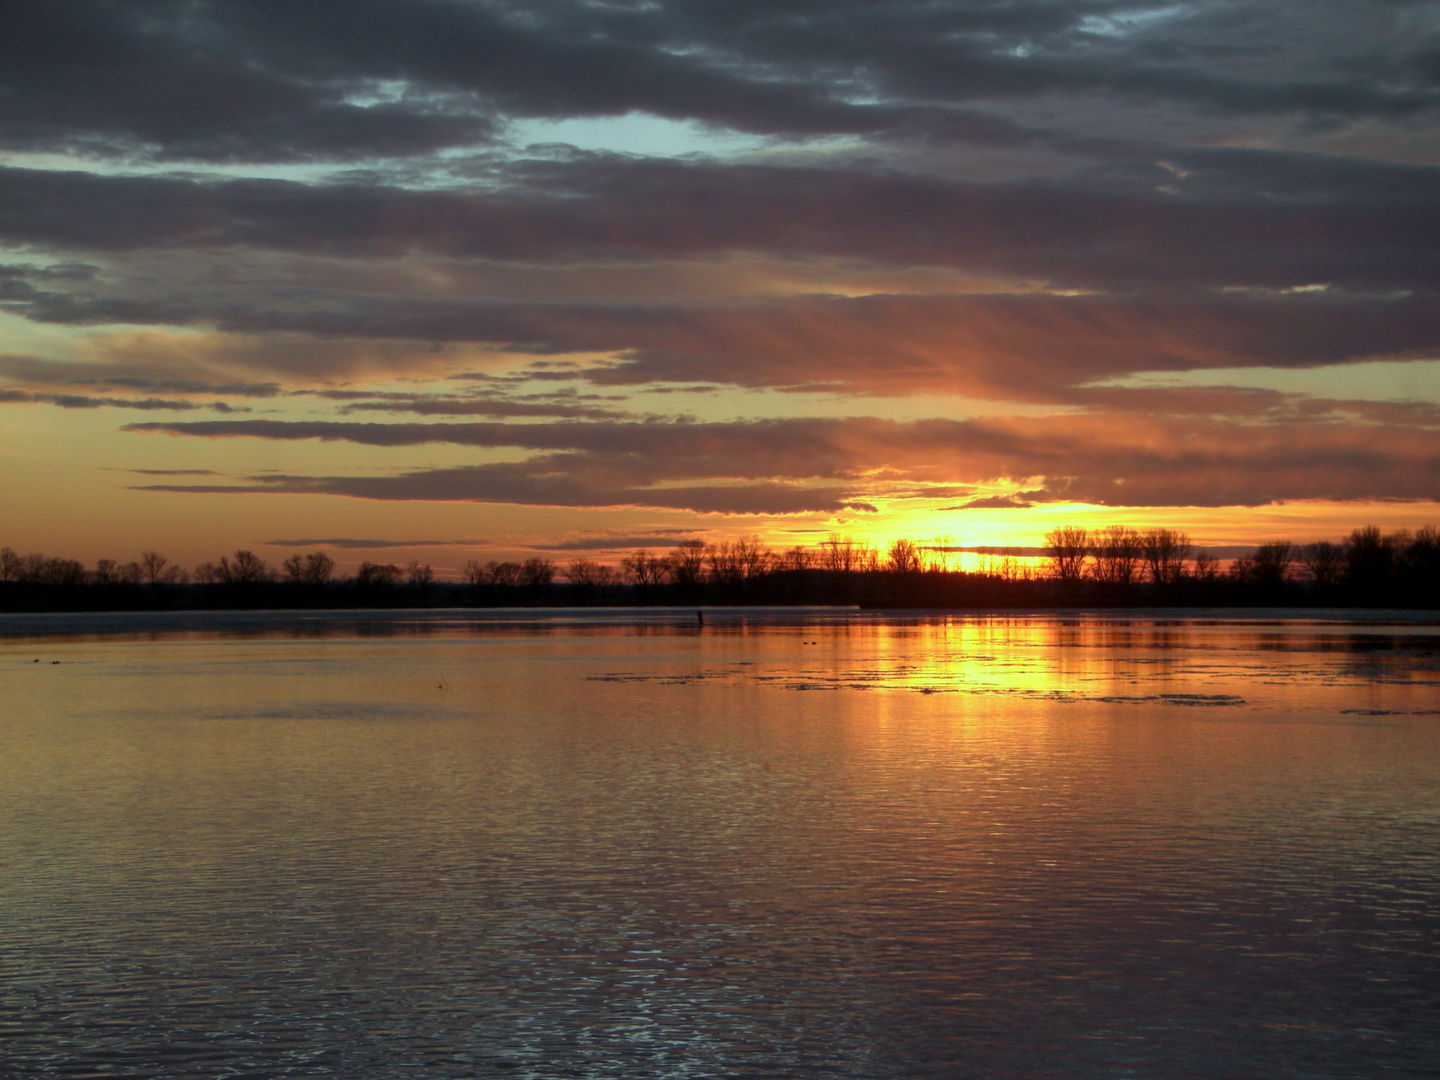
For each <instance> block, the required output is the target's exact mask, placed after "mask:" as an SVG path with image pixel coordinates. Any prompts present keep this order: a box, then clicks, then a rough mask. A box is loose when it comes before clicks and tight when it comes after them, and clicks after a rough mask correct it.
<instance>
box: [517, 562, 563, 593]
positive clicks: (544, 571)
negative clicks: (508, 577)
mask: <svg viewBox="0 0 1440 1080" xmlns="http://www.w3.org/2000/svg"><path fill="white" fill-rule="evenodd" d="M554 580H555V564H554V563H553V562H551V561H550V560H549V559H542V558H539V557H538V556H537V557H534V558H529V559H526V560H525V563H524V565H522V566H521V567H520V584H521V585H523V586H525V587H526V588H529V589H544V588H549V587H550V583H551V582H552V581H554Z"/></svg>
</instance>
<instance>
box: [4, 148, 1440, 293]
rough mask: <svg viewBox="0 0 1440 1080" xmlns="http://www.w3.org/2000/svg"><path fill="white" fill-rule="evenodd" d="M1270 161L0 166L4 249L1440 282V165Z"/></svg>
mask: <svg viewBox="0 0 1440 1080" xmlns="http://www.w3.org/2000/svg"><path fill="white" fill-rule="evenodd" d="M1258 156H1260V157H1265V156H1266V155H1258ZM1274 156H1275V157H1277V158H1279V160H1274V161H1264V162H1256V161H1253V160H1251V159H1250V158H1249V157H1245V156H1239V155H1229V156H1217V163H1216V164H1215V165H1213V166H1212V168H1211V170H1210V171H1211V172H1213V173H1215V174H1216V175H1215V176H1214V178H1213V182H1212V183H1210V184H1206V183H1205V182H1204V176H1203V175H1200V174H1197V176H1196V178H1195V179H1193V180H1188V179H1187V181H1186V183H1187V184H1189V186H1190V188H1191V189H1193V190H1191V191H1187V192H1185V193H1184V194H1180V195H1176V194H1170V193H1167V192H1164V191H1157V190H1156V185H1157V184H1159V183H1160V182H1161V180H1162V179H1164V180H1169V179H1172V178H1171V177H1170V176H1169V174H1168V173H1165V172H1163V170H1159V169H1157V168H1156V167H1155V166H1154V165H1153V164H1146V165H1144V166H1137V167H1136V168H1134V169H1128V170H1125V171H1124V172H1120V173H1114V172H1110V173H1105V174H1103V175H1096V176H1079V177H1076V178H1074V179H1073V180H1072V181H1071V182H1069V183H1066V184H1063V185H1062V184H1059V183H1056V182H1054V181H1045V182H1041V181H1035V180H1028V181H1025V180H1022V181H1013V182H1006V183H999V182H996V183H986V184H979V183H975V182H972V181H960V180H948V179H943V178H939V177H934V176H917V175H909V174H902V173H897V172H893V171H883V170H875V169H870V168H843V169H842V168H833V169H821V168H802V167H798V166H794V167H773V166H758V165H723V164H718V163H703V162H702V163H678V162H654V161H639V162H637V161H627V160H620V159H614V158H604V159H597V160H592V161H584V162H579V163H569V164H554V165H550V166H544V167H541V166H535V167H533V168H529V169H522V170H520V171H517V172H516V173H515V174H514V175H513V177H512V178H511V179H512V181H513V184H514V188H513V189H512V190H506V191H502V192H498V193H493V194H471V193H462V192H456V191H440V192H436V191H412V190H406V189H400V188H394V187H384V186H373V185H370V186H360V185H354V184H332V185H324V186H315V185H306V184H298V183H288V182H281V181H274V180H267V181H238V180H231V181H208V182H202V181H198V180H182V179H174V178H164V177H113V176H110V177H101V176H94V175H89V174H83V173H56V172H42V171H36V170H24V169H13V168H12V169H0V239H3V240H6V241H8V242H10V243H15V244H35V245H44V246H46V247H51V248H55V249H60V250H67V251H108V252H114V253H119V252H124V251H129V250H135V249H149V248H172V247H178V248H186V249H204V250H216V249H219V250H225V249H246V250H254V249H259V250H275V251H287V252H301V253H306V254H327V255H336V256H347V257H383V258H395V257H398V256H401V255H404V254H406V253H409V252H415V251H425V252H430V253H434V254H439V255H444V256H448V257H454V258H462V259H471V258H483V259H495V260H514V261H522V262H527V261H555V262H563V261H569V260H607V259H619V260H649V259H657V258H670V259H675V258H698V257H714V256H718V255H724V254H727V253H735V252H765V253H770V254H773V255H777V256H783V257H817V256H823V257H856V258H866V259H874V260H880V261H883V262H886V263H890V264H895V265H914V264H918V265H927V266H951V267H956V268H959V269H963V270H967V271H972V272H982V273H993V274H1003V275H1009V276H1014V277H1018V278H1022V279H1034V280H1041V281H1046V282H1050V283H1052V284H1056V285H1063V286H1070V287H1098V286H1106V287H1113V286H1124V287H1127V288H1135V287H1140V286H1144V287H1155V286H1168V287H1172V288H1173V287H1180V286H1184V287H1194V286H1202V285H1203V286H1211V287H1222V286H1223V287H1233V286H1257V287H1270V288H1289V287H1294V286H1303V285H1310V284H1314V283H1317V282H1326V283H1331V284H1335V285H1346V286H1350V287H1353V288H1386V289H1394V288H1402V287H1404V288H1409V287H1426V288H1430V289H1434V288H1436V287H1437V286H1440V255H1437V251H1440V169H1435V168H1428V167H1420V166H1410V165H1392V164H1383V165H1382V164H1371V165H1361V164H1358V163H1351V164H1337V163H1333V162H1328V161H1323V160H1311V159H1307V158H1303V157H1300V158H1297V156H1296V155H1274ZM1156 174H1159V175H1158V176H1157V175H1156ZM65 295H67V294H60V293H56V292H53V291H51V290H46V289H44V288H43V287H42V286H40V285H29V284H27V283H23V282H17V283H15V284H14V285H12V286H11V288H10V290H9V295H8V296H6V297H5V299H9V300H11V301H14V302H21V303H24V302H26V301H29V302H31V303H32V304H34V305H36V306H37V307H38V308H39V309H40V311H41V313H42V315H43V317H48V318H53V319H60V320H64V319H67V318H86V317H89V318H102V319H110V320H113V321H118V320H120V319H123V318H125V317H127V315H129V314H130V313H128V312H127V311H125V310H124V308H123V307H117V308H115V309H114V310H110V311H106V310H104V308H103V307H102V308H99V309H95V310H92V311H91V312H90V313H89V314H88V316H87V314H85V313H84V309H80V308H77V309H75V311H74V313H73V314H67V312H66V310H65V301H64V296H65ZM47 298H48V299H49V301H50V303H51V304H52V305H54V304H59V305H60V306H59V307H53V306H52V307H51V308H50V309H49V310H48V311H47V310H46V309H45V302H46V299H47ZM134 315H136V316H141V317H143V316H144V315H145V312H144V311H143V310H140V311H137V312H135V313H134ZM150 317H153V318H157V319H163V318H164V314H163V311H156V312H154V313H153V314H152V315H151V316H150Z"/></svg>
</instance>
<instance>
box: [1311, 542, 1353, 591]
mask: <svg viewBox="0 0 1440 1080" xmlns="http://www.w3.org/2000/svg"><path fill="white" fill-rule="evenodd" d="M1300 561H1301V563H1302V564H1303V565H1304V567H1305V569H1306V570H1308V571H1309V572H1310V580H1311V581H1312V582H1313V583H1314V584H1316V585H1318V586H1320V587H1321V588H1330V587H1332V586H1335V585H1338V584H1340V577H1341V574H1342V573H1343V571H1344V568H1345V552H1344V549H1342V548H1341V547H1340V545H1339V544H1332V543H1331V542H1330V541H1329V540H1319V541H1317V542H1315V543H1313V544H1306V545H1305V546H1304V547H1303V548H1301V549H1300Z"/></svg>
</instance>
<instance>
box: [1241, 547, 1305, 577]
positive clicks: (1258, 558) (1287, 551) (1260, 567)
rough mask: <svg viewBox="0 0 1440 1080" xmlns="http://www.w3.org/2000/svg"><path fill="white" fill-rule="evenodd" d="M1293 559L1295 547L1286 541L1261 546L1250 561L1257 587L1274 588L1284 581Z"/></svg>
mask: <svg viewBox="0 0 1440 1080" xmlns="http://www.w3.org/2000/svg"><path fill="white" fill-rule="evenodd" d="M1294 559H1295V545H1294V544H1292V543H1290V541H1288V540H1274V541H1272V542H1270V543H1268V544H1261V545H1260V546H1259V547H1258V548H1256V549H1255V555H1254V557H1253V558H1252V559H1251V572H1252V573H1253V574H1254V576H1255V582H1256V584H1258V585H1266V586H1275V585H1279V584H1280V583H1281V582H1282V581H1284V580H1285V578H1286V576H1287V575H1288V574H1289V572H1290V564H1291V563H1292V562H1293V561H1294Z"/></svg>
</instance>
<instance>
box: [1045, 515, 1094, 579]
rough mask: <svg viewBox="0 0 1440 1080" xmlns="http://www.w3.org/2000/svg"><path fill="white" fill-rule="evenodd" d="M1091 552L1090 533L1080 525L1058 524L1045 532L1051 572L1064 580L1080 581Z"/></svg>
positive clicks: (1046, 555) (1046, 551) (1046, 554)
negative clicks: (1087, 557)
mask: <svg viewBox="0 0 1440 1080" xmlns="http://www.w3.org/2000/svg"><path fill="white" fill-rule="evenodd" d="M1089 552H1090V534H1089V532H1088V531H1087V530H1086V529H1085V528H1084V527H1083V526H1080V525H1058V526H1056V527H1055V528H1053V529H1051V530H1050V531H1049V532H1047V533H1046V534H1045V557H1046V558H1047V559H1049V560H1050V570H1051V573H1052V574H1053V575H1054V576H1055V577H1056V578H1057V579H1059V580H1060V581H1062V582H1069V581H1079V580H1080V578H1081V577H1082V576H1083V575H1084V573H1085V557H1086V555H1088V554H1089Z"/></svg>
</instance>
